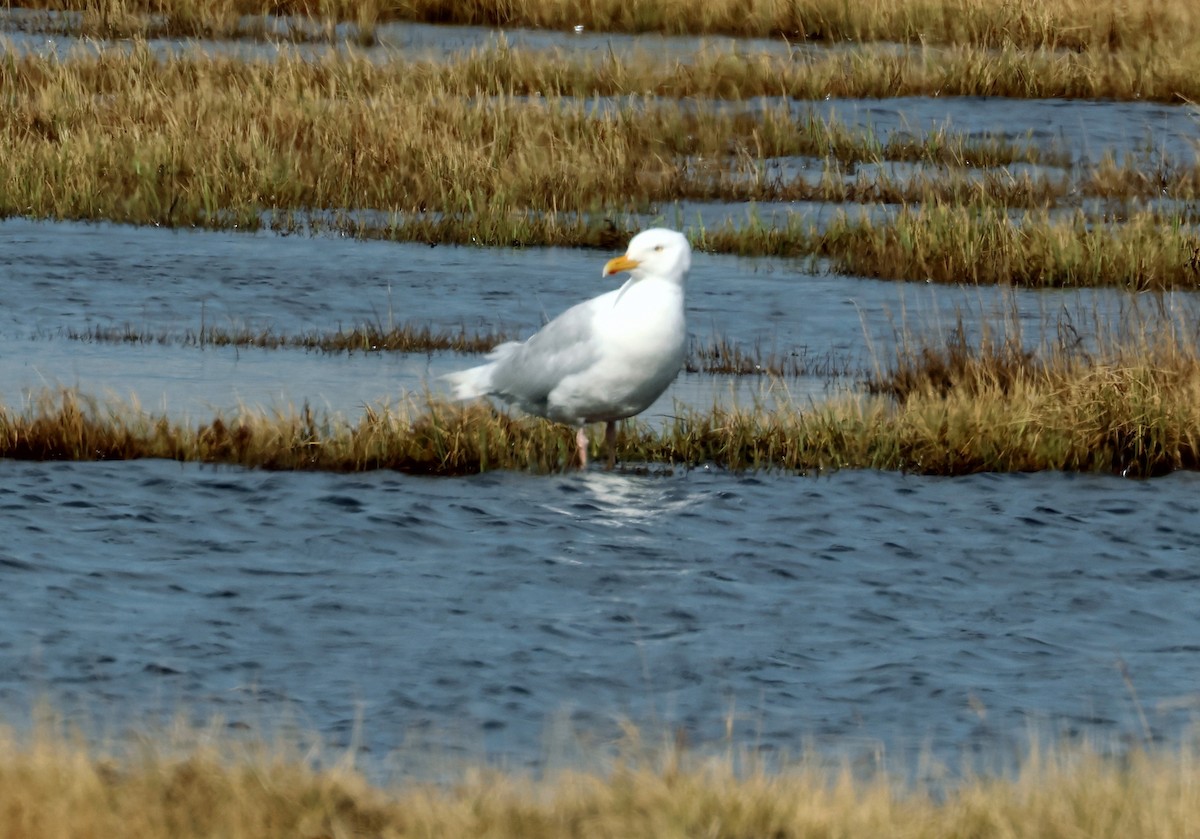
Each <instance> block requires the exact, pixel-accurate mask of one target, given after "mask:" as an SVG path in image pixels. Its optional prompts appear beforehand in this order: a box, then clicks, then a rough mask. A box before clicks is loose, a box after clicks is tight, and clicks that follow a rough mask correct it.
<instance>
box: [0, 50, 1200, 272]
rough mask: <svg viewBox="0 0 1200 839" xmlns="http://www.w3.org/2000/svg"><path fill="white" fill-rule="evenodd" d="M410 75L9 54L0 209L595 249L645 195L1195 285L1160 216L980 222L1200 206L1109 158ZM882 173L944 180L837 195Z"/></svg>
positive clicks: (857, 261)
mask: <svg viewBox="0 0 1200 839" xmlns="http://www.w3.org/2000/svg"><path fill="white" fill-rule="evenodd" d="M500 52H504V50H501V51H500ZM491 54H492V53H489V55H491ZM485 57H486V56H485ZM476 58H479V56H478V55H477V56H476ZM489 60H490V59H489ZM497 60H499V59H497ZM485 63H486V62H485ZM407 67H408V66H407V65H399V64H392V65H384V66H377V65H375V64H372V63H371V62H369V61H366V60H365V59H363V58H361V57H357V58H356V57H353V56H350V57H345V56H342V55H340V54H330V55H328V56H326V57H324V58H322V59H320V60H316V61H304V60H300V59H298V58H284V59H281V60H279V61H274V62H267V61H261V62H242V61H238V60H235V59H227V58H219V57H217V58H214V57H207V56H200V55H190V56H182V57H176V58H171V59H167V60H161V61H160V60H158V59H156V58H155V57H153V55H152V54H151V53H150V51H149V49H148V48H146V47H145V46H144V45H141V46H135V47H134V48H133V49H132V50H128V51H127V50H108V51H104V52H102V53H100V54H99V55H87V56H84V55H80V56H77V57H75V58H73V59H70V60H67V61H58V60H54V59H46V58H41V57H35V56H16V55H9V56H7V57H6V58H5V59H4V61H2V62H0V96H3V97H4V98H5V100H6V102H7V103H8V104H9V107H8V108H7V109H6V110H5V112H4V114H3V116H0V146H2V147H3V148H5V149H6V150H7V151H8V153H7V154H4V155H0V215H12V214H21V215H29V216H35V217H48V218H71V219H100V218H103V219H110V220H116V221H128V222H134V223H154V224H164V225H205V226H213V227H237V228H243V229H244V228H250V229H253V228H257V227H259V226H261V225H262V224H263V223H264V220H265V223H267V224H268V225H269V226H272V227H274V228H275V229H280V230H285V231H287V230H295V229H298V228H306V229H309V230H322V229H329V230H336V231H338V232H342V233H349V234H351V235H357V236H370V237H379V236H383V237H388V238H396V239H406V240H415V241H428V242H431V243H432V242H446V243H470V244H498V245H513V244H526V245H546V244H565V245H576V246H578V245H586V246H594V247H607V248H611V247H614V246H617V245H619V243H620V242H621V241H622V240H623V239H624V238H625V237H626V235H627V234H628V232H629V231H628V230H625V229H623V228H624V227H625V226H627V225H626V223H625V222H624V221H621V220H620V219H622V218H623V217H624V215H625V214H626V213H629V212H633V211H646V210H648V209H650V208H651V207H653V206H655V205H656V203H657V202H662V201H672V200H681V199H693V200H723V201H745V200H755V201H771V200H825V201H829V200H832V201H863V202H873V201H884V202H904V203H912V202H919V203H920V205H921V209H919V210H906V211H905V212H904V213H902V214H901V215H900V217H899V218H898V219H897V220H896V221H894V222H890V223H885V224H871V225H866V224H859V223H856V222H851V221H842V222H839V223H836V224H834V225H833V226H831V227H830V229H828V230H825V231H820V232H818V231H813V230H811V229H810V228H809V227H808V226H807V224H806V223H805V222H804V220H803V219H796V218H793V219H792V220H791V221H790V222H788V223H787V224H785V225H782V226H780V227H779V228H778V229H774V230H763V229H761V228H760V227H758V226H756V225H754V224H750V225H749V226H738V227H737V228H725V229H719V230H711V231H702V232H701V235H700V238H701V240H702V243H703V246H704V247H706V248H708V249H711V250H716V251H721V252H735V253H745V254H750V253H758V254H782V255H814V254H815V255H820V256H825V257H829V258H830V259H832V260H833V261H834V264H835V265H836V266H837V267H838V269H839V270H843V271H845V272H847V273H852V274H867V275H870V276H880V277H893V278H898V279H916V280H924V279H931V280H935V281H947V282H962V281H967V282H1013V283H1017V284H1024V285H1096V284H1121V285H1129V286H1132V287H1136V288H1144V287H1156V286H1190V285H1193V284H1194V283H1195V277H1196V273H1197V272H1196V266H1197V260H1196V258H1195V248H1196V246H1197V242H1196V241H1195V237H1194V236H1193V235H1192V234H1191V233H1190V230H1189V229H1188V228H1187V227H1184V226H1181V225H1180V224H1178V223H1171V221H1170V220H1169V219H1162V218H1159V217H1158V216H1157V215H1154V214H1151V213H1145V212H1142V213H1135V214H1133V216H1132V218H1131V220H1130V223H1128V224H1126V225H1124V226H1123V227H1119V228H1118V227H1112V226H1108V225H1093V224H1092V221H1091V220H1090V219H1087V218H1084V217H1083V216H1077V217H1075V218H1074V219H1071V220H1067V221H1058V220H1052V219H1051V218H1050V217H1049V216H1047V215H1045V214H1041V215H1034V216H1032V217H1030V218H1029V219H1028V220H1027V221H1025V222H1024V223H1023V224H1022V225H1020V226H1019V227H1014V226H1013V225H1011V224H1010V223H1008V221H1007V219H1006V218H1005V217H1004V214H1003V213H1002V212H1000V211H999V210H997V209H995V208H996V207H997V206H1004V207H1013V206H1020V207H1034V208H1037V207H1049V206H1054V205H1055V204H1057V203H1058V202H1060V201H1062V200H1064V198H1065V196H1067V195H1068V193H1073V197H1072V198H1071V199H1070V200H1078V197H1079V196H1081V195H1097V196H1102V197H1104V198H1105V199H1111V200H1114V201H1124V202H1128V201H1130V200H1133V199H1139V198H1149V197H1152V196H1155V195H1157V194H1159V193H1161V192H1162V190H1163V189H1164V188H1166V189H1168V190H1169V192H1170V194H1171V195H1172V196H1173V197H1175V198H1177V199H1187V198H1189V197H1192V196H1194V195H1195V194H1197V192H1200V175H1197V174H1196V172H1197V171H1200V170H1196V169H1195V168H1187V167H1179V166H1176V165H1172V164H1160V165H1159V166H1158V167H1157V168H1156V169H1152V170H1145V169H1143V168H1141V167H1140V166H1139V165H1138V164H1137V163H1136V162H1125V163H1121V164H1118V163H1117V162H1115V161H1113V160H1112V159H1111V158H1109V159H1105V160H1104V161H1102V162H1101V164H1100V165H1099V166H1098V167H1096V168H1095V169H1094V170H1090V171H1088V172H1084V173H1077V174H1075V175H1074V176H1071V175H1066V174H1064V175H1063V176H1062V177H1056V176H1050V175H1039V176H1037V177H1034V176H1031V175H1028V174H1023V175H1020V176H1012V175H1009V174H1007V173H1006V172H1005V171H1004V170H1002V169H995V170H993V171H990V172H987V173H985V174H983V175H982V176H980V175H972V174H969V172H970V171H973V170H978V168H979V167H989V166H993V167H994V166H999V165H1003V164H1005V163H1011V162H1019V161H1044V160H1045V159H1046V153H1045V152H1038V151H1037V150H1035V149H1033V148H1031V147H1028V146H1023V145H1020V144H1012V143H1011V142H1007V141H1000V140H994V141H985V142H979V141H976V140H967V139H965V138H964V136H963V135H958V134H953V133H951V132H948V131H946V130H945V129H941V130H934V131H932V132H930V133H928V134H926V135H924V136H917V137H909V136H902V135H895V136H891V137H887V138H878V137H875V136H872V135H871V134H869V133H862V132H855V131H852V130H849V129H847V128H846V127H844V126H842V125H839V124H838V123H836V122H829V121H824V120H821V119H818V118H816V117H807V118H802V119H799V120H797V119H796V118H795V117H794V116H793V115H792V114H791V113H790V112H789V111H788V110H786V109H783V108H776V109H771V108H768V109H766V110H763V111H760V112H757V113H753V114H751V113H734V112H730V111H728V110H723V109H720V108H718V107H716V106H714V105H713V104H712V103H709V104H708V105H704V104H702V103H691V104H688V105H684V104H681V103H676V102H669V101H661V100H634V101H626V102H625V103H624V104H622V105H619V106H613V107H611V108H605V109H601V110H600V111H599V112H595V111H594V109H593V108H592V107H591V105H590V104H589V103H587V102H582V101H577V100H573V99H556V98H549V99H537V98H534V99H529V98H522V97H515V96H510V95H499V96H494V97H482V98H464V97H459V96H453V95H448V92H447V91H448V90H449V89H450V88H448V87H447V86H446V85H445V84H443V82H444V81H445V80H444V79H441V78H440V77H438V78H434V77H423V76H422V75H421V74H420V73H408V72H405V70H406V68H407ZM409 69H411V68H409ZM430 72H432V73H434V76H436V73H438V72H441V71H440V70H438V71H436V72H435V71H432V70H431V71H430ZM1197 77H1198V78H1200V74H1198V76H1197ZM797 155H798V156H804V157H807V158H815V159H822V160H824V161H825V163H824V167H825V168H824V170H823V172H822V173H821V176H820V177H819V178H813V177H812V176H810V175H808V174H807V173H804V172H801V173H799V174H795V175H788V176H787V177H784V176H782V175H778V174H772V169H771V168H770V167H769V165H768V162H769V161H771V160H773V159H775V158H778V157H782V156H797ZM882 160H905V161H918V162H923V163H926V164H930V165H934V164H936V165H937V166H944V167H945V168H944V169H936V168H931V169H929V170H927V171H925V172H921V173H918V174H917V175H916V176H914V177H910V178H905V179H897V178H893V177H890V176H888V175H887V174H886V173H885V172H884V171H883V170H878V171H876V172H875V174H872V175H859V176H857V177H853V178H852V177H849V176H848V175H846V174H845V170H844V169H843V168H842V163H841V162H842V161H851V162H853V161H882ZM417 161H419V165H418V164H417ZM1051 162H1055V161H1054V159H1053V158H1051ZM362 211H370V212H369V213H364V212H362ZM314 213H315V214H314ZM370 213H374V214H375V215H373V216H372V215H371V214H370ZM608 219H617V220H618V221H616V222H610V221H608Z"/></svg>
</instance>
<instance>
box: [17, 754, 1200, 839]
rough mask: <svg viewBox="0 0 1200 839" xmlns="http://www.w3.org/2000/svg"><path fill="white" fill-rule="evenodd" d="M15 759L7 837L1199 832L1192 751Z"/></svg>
mask: <svg viewBox="0 0 1200 839" xmlns="http://www.w3.org/2000/svg"><path fill="white" fill-rule="evenodd" d="M214 741H215V742H214ZM0 745H2V746H3V748H0V834H3V835H4V836H8V837H12V839H26V837H28V839H34V837H37V838H38V839H41V838H42V837H62V838H63V839H69V838H70V837H81V839H82V837H99V836H120V837H123V839H168V838H169V839H189V838H190V837H212V836H221V837H227V839H272V837H281V838H282V837H288V839H293V837H351V836H373V837H410V836H411V837H417V836H420V837H429V836H448V837H449V836H453V837H462V839H467V837H476V836H479V837H485V836H486V837H492V839H505V837H520V839H540V838H541V837H547V839H548V838H549V837H572V836H579V837H583V836H589V837H597V836H600V837H607V836H611V837H643V836H644V837H655V839H669V837H685V836H720V837H728V839H736V838H737V837H746V839H761V837H764V836H770V837H776V839H788V837H811V836H892V837H910V838H911V839H939V837H946V839H951V837H954V838H955V839H957V838H958V837H963V836H971V837H978V839H988V838H989V837H995V838H996V839H1004V838H1005V837H1012V836H1036V837H1042V838H1043V839H1059V838H1060V837H1061V839H1075V837H1081V836H1086V837H1091V839H1105V837H1112V838H1113V839H1118V838H1119V839H1175V837H1179V838H1180V839H1184V837H1192V836H1194V835H1195V825H1196V822H1197V820H1198V819H1200V796H1197V795H1196V789H1197V785H1198V782H1200V768H1198V766H1197V762H1196V758H1195V756H1194V755H1193V754H1192V753H1191V752H1190V751H1188V750H1186V749H1181V750H1180V751H1178V752H1169V751H1165V750H1164V751H1162V752H1158V753H1145V752H1139V751H1134V752H1132V753H1130V754H1128V755H1126V756H1124V757H1123V758H1121V759H1114V758H1106V757H1103V756H1100V755H1099V754H1098V753H1096V752H1095V751H1090V750H1087V749H1074V750H1068V749H1060V750H1052V751H1047V750H1037V749H1034V750H1033V752H1032V754H1031V756H1030V757H1029V758H1028V759H1027V761H1026V763H1025V765H1024V766H1023V767H1022V768H1021V769H1020V771H1019V772H1016V773H1014V774H1013V776H1011V777H968V778H965V779H963V780H962V781H961V782H960V783H957V784H954V785H952V786H950V787H949V788H948V789H947V790H944V791H938V792H936V793H935V792H934V791H931V790H927V789H925V788H922V787H919V786H916V787H914V786H911V785H910V786H902V785H901V784H900V783H899V782H897V781H894V780H891V779H889V778H888V777H887V775H886V774H882V773H881V774H879V775H877V776H875V777H872V778H866V779H863V778H856V777H854V776H853V775H852V774H851V773H850V772H848V771H841V772H837V771H830V770H828V769H825V770H822V769H819V768H815V767H814V766H812V765H808V764H805V763H804V762H798V763H796V764H795V765H791V766H785V767H783V768H781V769H780V770H778V771H772V772H767V771H764V770H762V769H761V768H753V767H754V764H753V761H752V760H751V761H750V763H751V768H749V769H743V770H741V771H738V770H736V769H735V760H734V758H733V757H731V756H725V757H716V758H703V757H701V756H699V755H693V754H690V753H687V752H684V751H681V750H679V749H678V748H671V747H666V748H664V749H661V750H658V751H657V752H650V753H649V754H648V755H647V754H646V753H645V750H642V752H641V753H636V752H635V753H634V754H633V755H631V756H628V757H622V758H621V759H618V760H617V762H616V765H615V767H614V768H613V769H612V770H611V771H609V772H606V773H595V772H588V771H563V772H558V773H554V774H552V775H551V776H549V777H547V778H544V779H541V780H533V779H530V778H527V777H522V776H521V775H519V774H516V773H503V772H499V771H496V770H492V769H489V768H486V767H478V768H475V769H473V770H469V771H467V772H465V773H464V775H463V777H462V779H461V780H459V781H458V782H456V783H453V784H434V783H421V782H409V783H404V784H400V785H394V786H389V787H380V786H376V785H372V784H371V783H369V782H368V781H367V780H366V779H365V778H364V777H363V776H362V775H361V774H360V773H358V772H357V771H355V769H354V768H353V766H352V765H350V764H349V763H344V764H343V765H340V766H337V767H335V768H331V769H325V770H316V769H313V768H310V767H309V766H308V765H306V764H305V762H304V761H303V760H302V759H300V758H298V757H296V756H294V755H290V754H288V753H287V752H286V751H285V750H281V749H279V748H264V747H259V748H255V747H250V746H241V747H238V746H235V745H230V744H228V743H227V742H224V741H223V740H222V739H221V738H220V737H219V736H218V737H215V738H214V737H208V738H203V739H202V740H201V742H200V744H199V745H196V744H194V743H193V744H192V745H191V746H190V747H186V748H179V747H174V748H172V747H171V744H169V743H168V744H166V745H165V746H163V745H161V744H160V745H159V747H156V746H155V745H154V744H153V743H146V744H143V745H142V746H141V747H140V748H139V749H128V748H126V749H123V750H122V749H120V748H113V747H110V748H109V749H107V750H103V749H98V748H95V747H89V746H88V745H86V744H85V743H83V742H82V741H80V740H78V739H70V738H66V737H63V736H61V735H59V736H56V735H53V734H45V733H41V734H38V735H35V736H34V737H32V738H27V739H26V740H24V741H22V740H20V739H18V738H17V737H15V736H14V735H13V733H12V732H11V731H0ZM131 755H132V756H131Z"/></svg>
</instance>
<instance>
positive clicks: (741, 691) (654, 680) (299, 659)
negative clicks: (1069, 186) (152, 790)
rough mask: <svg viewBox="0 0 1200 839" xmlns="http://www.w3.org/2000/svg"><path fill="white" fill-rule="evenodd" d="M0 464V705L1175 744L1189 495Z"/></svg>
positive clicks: (419, 724) (761, 739) (471, 739)
mask: <svg viewBox="0 0 1200 839" xmlns="http://www.w3.org/2000/svg"><path fill="white" fill-rule="evenodd" d="M3 469H4V473H5V478H4V481H3V484H2V485H0V522H2V526H3V529H4V532H5V534H6V536H7V538H6V543H5V545H4V546H3V548H0V699H2V700H3V702H4V707H6V708H10V709H11V708H21V707H27V706H28V704H29V703H31V702H32V699H33V698H34V697H36V696H39V695H42V694H43V693H49V695H50V696H51V697H53V698H54V700H55V701H56V703H58V704H59V705H60V706H61V707H64V708H66V709H68V710H71V711H72V712H75V713H78V714H80V715H81V716H85V717H87V718H90V719H93V720H96V719H99V720H106V721H110V722H113V721H115V722H120V721H123V720H125V719H129V718H136V717H137V715H139V714H152V713H160V712H168V713H169V712H173V711H175V710H178V709H179V708H180V707H185V708H187V709H189V710H190V711H191V712H193V713H195V714H196V715H198V716H200V717H204V716H206V715H209V714H214V713H215V714H219V715H221V716H222V717H223V718H224V719H225V720H226V721H227V722H228V723H230V724H231V725H234V726H241V725H243V724H245V725H250V726H252V727H256V728H257V727H260V726H261V725H262V723H263V721H264V720H266V721H268V722H269V721H270V720H273V719H278V718H280V716H281V715H284V714H286V715H288V716H290V717H291V718H292V719H294V720H297V721H299V722H300V723H301V724H302V725H304V726H305V727H307V728H312V729H315V730H316V731H317V732H319V733H321V734H322V735H323V736H325V737H326V738H328V739H329V740H330V741H331V742H333V743H335V744H338V743H341V744H344V743H348V742H349V741H350V739H351V737H352V734H353V731H354V730H355V726H356V720H358V721H359V722H360V723H361V738H362V739H361V742H362V745H363V748H364V750H365V752H366V753H367V754H368V755H370V756H371V759H373V760H377V761H379V762H380V764H381V765H386V763H387V761H388V760H389V757H388V756H389V755H392V754H394V751H395V750H397V749H400V750H401V754H403V753H404V750H403V748H402V747H403V744H405V743H411V742H412V741H413V739H414V738H419V739H420V740H421V741H422V742H425V743H426V744H432V745H433V746H434V747H435V748H436V749H437V750H440V751H441V752H443V753H444V754H447V755H451V756H465V757H470V758H477V757H484V756H490V757H497V756H502V757H504V759H506V760H507V761H510V762H516V763H518V764H522V765H525V764H530V765H537V764H541V763H542V762H544V761H545V760H547V759H551V758H553V756H554V754H555V742H556V741H555V740H554V738H553V737H552V736H550V735H552V733H553V731H554V730H556V729H555V727H554V725H552V723H553V722H554V721H555V720H558V726H559V729H558V730H568V731H570V732H573V733H574V735H576V736H578V735H580V734H581V733H582V735H584V739H586V738H587V737H591V738H604V737H611V736H614V734H615V732H616V731H617V723H618V721H620V720H622V719H630V720H633V721H635V722H637V723H640V724H642V725H644V726H647V727H648V728H649V729H650V730H651V731H654V730H656V729H661V728H663V727H669V728H670V730H674V729H680V730H682V731H684V732H686V734H687V736H688V738H689V740H690V741H691V742H693V743H696V744H699V745H704V744H712V743H721V742H724V738H725V737H726V726H727V725H730V726H732V732H733V736H734V739H735V741H736V742H739V743H742V744H752V745H753V746H755V747H758V748H761V749H764V750H767V751H769V752H771V751H780V752H789V751H790V752H792V753H797V752H800V751H802V750H803V749H805V748H807V747H811V746H813V745H816V746H818V747H819V748H820V749H821V750H822V751H823V752H826V753H829V754H833V755H841V756H846V757H850V758H852V759H861V760H868V761H873V760H876V759H877V758H878V756H879V755H881V754H883V755H887V756H888V757H890V758H893V759H897V760H903V761H913V760H915V759H916V756H917V755H918V754H921V753H924V752H927V751H930V750H932V751H933V752H934V753H935V754H936V755H937V756H939V757H940V758H942V759H944V760H946V761H948V762H950V763H952V764H956V763H957V761H958V760H959V759H960V758H961V757H962V756H964V755H966V756H972V755H974V756H975V757H976V758H978V757H980V756H984V757H986V758H987V759H989V760H991V759H994V758H996V757H997V756H998V755H999V756H1003V755H1006V754H1008V755H1011V754H1012V753H1014V752H1015V751H1017V750H1019V748H1020V746H1021V745H1022V744H1023V743H1024V742H1025V737H1026V736H1027V734H1028V732H1029V731H1030V730H1040V731H1042V732H1050V733H1052V734H1054V735H1056V736H1057V735H1064V736H1089V737H1095V738H1097V739H1101V740H1108V739H1111V740H1112V741H1114V742H1119V741H1120V740H1121V739H1124V738H1132V739H1135V740H1140V739H1141V738H1142V737H1144V736H1147V735H1149V736H1151V737H1166V738H1175V737H1177V736H1179V735H1180V732H1181V731H1182V730H1183V729H1184V728H1185V727H1186V726H1187V725H1188V724H1189V723H1190V721H1191V720H1192V718H1193V716H1194V713H1195V708H1196V703H1197V701H1200V694H1197V692H1196V688H1197V685H1198V684H1200V647H1198V646H1197V626H1198V625H1200V599H1198V598H1197V596H1196V595H1197V590H1196V589H1197V585H1198V582H1200V573H1198V572H1197V569H1196V557H1197V555H1200V517H1198V516H1197V513H1198V511H1200V501H1197V492H1198V490H1200V477H1197V476H1196V475H1191V474H1187V475H1177V476H1173V477H1170V478H1167V479H1164V480H1160V481H1155V482H1153V483H1133V482H1128V481H1124V480H1121V479H1118V478H1111V477H1097V476H1063V475H1055V474H1047V475H1010V476H990V475H983V476H976V477H971V478H964V479H953V480H949V479H930V478H916V477H908V476H903V475H896V474H878V473H870V472H845V473H839V474H835V475H833V476H830V477H824V478H816V479H813V478H796V477H789V476H766V475H763V476H735V475H730V474H724V473H720V472H710V471H708V470H698V471H692V472H688V473H676V474H674V475H656V476H632V475H623V474H604V473H589V474H584V475H578V474H576V475H566V476H559V477H536V476H527V475H519V474H495V475H487V476H482V477H476V478H470V479H465V480H438V479H427V478H415V477H406V476H402V475H397V474H391V473H374V474H366V475H355V476H342V475H321V474H318V475H311V474H290V473H288V474H270V473H263V472H254V471H243V470H239V469H212V468H201V467H196V466H180V465H178V464H175V463H169V462H161V461H142V462H131V463H119V464H70V463H67V464H64V463H48V464H27V463H12V462H10V463H7V464H4V465H3ZM1126 676H1127V677H1128V678H1129V679H1130V681H1131V684H1132V686H1133V687H1135V688H1136V691H1137V697H1138V699H1139V701H1140V706H1139V705H1137V704H1135V702H1134V699H1133V694H1132V693H1131V690H1130V685H1129V684H1127V683H1126V681H1125V677H1126ZM1139 708H1140V710H1141V712H1143V713H1144V714H1145V715H1146V721H1145V726H1143V723H1142V722H1141V720H1140V719H1139ZM557 742H558V745H559V746H560V747H561V746H562V745H563V744H564V743H566V742H567V741H565V740H560V741H557ZM571 742H574V741H571Z"/></svg>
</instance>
